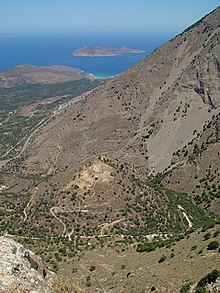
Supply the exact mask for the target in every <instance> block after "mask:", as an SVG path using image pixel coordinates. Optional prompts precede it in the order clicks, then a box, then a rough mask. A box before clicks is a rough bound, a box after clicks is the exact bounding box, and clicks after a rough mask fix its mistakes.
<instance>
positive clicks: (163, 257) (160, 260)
mask: <svg viewBox="0 0 220 293" xmlns="http://www.w3.org/2000/svg"><path fill="white" fill-rule="evenodd" d="M165 259H166V256H165V255H163V256H162V257H161V258H160V259H159V260H158V262H159V263H161V262H164V261H165Z"/></svg>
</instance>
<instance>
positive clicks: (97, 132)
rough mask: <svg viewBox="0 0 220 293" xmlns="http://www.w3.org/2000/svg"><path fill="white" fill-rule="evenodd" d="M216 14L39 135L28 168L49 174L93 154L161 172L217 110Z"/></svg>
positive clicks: (173, 40) (219, 28) (217, 49)
mask: <svg viewBox="0 0 220 293" xmlns="http://www.w3.org/2000/svg"><path fill="white" fill-rule="evenodd" d="M219 18H220V9H219V8H218V9H216V10H215V11H213V12H212V13H211V14H209V15H208V16H207V17H205V18H204V19H202V20H201V21H200V22H199V23H198V24H197V25H195V26H194V27H193V28H191V29H188V30H187V31H185V32H183V33H182V34H180V35H179V36H177V37H175V38H174V39H172V40H171V41H170V42H168V43H166V44H165V45H163V46H162V47H160V48H159V49H157V50H156V51H154V52H153V53H152V54H151V55H150V56H148V57H146V58H145V59H143V60H142V61H141V62H140V63H138V64H137V65H135V66H133V67H131V68H130V69H129V70H128V71H126V72H125V73H123V74H122V75H120V76H118V77H116V78H114V79H112V80H111V81H109V82H108V83H107V84H105V85H104V86H101V87H99V88H98V89H97V90H95V91H94V92H93V93H92V94H91V95H88V96H87V97H85V98H84V99H83V100H81V101H80V102H79V103H77V104H75V105H74V106H72V107H69V109H66V111H65V113H63V114H61V115H60V117H58V118H56V119H54V120H53V121H52V122H50V123H49V124H48V125H47V126H46V127H44V128H43V129H42V130H41V132H40V133H39V135H36V137H35V139H34V141H33V144H32V147H31V148H30V152H29V154H28V157H27V160H26V162H25V168H27V169H28V170H30V171H37V172H39V171H41V172H44V173H48V172H49V173H51V172H53V171H54V170H62V169H63V168H65V167H66V166H74V165H75V164H78V163H79V162H82V161H83V160H84V159H86V158H88V157H89V156H91V155H94V154H96V155H102V154H104V155H107V156H108V157H113V158H120V161H121V162H125V163H130V164H133V165H134V167H136V168H139V169H140V174H141V173H143V172H147V173H149V172H155V173H157V172H160V171H162V170H163V169H164V168H165V167H167V166H168V165H169V164H170V162H171V157H172V154H173V152H175V151H176V150H178V149H179V148H181V147H183V146H184V145H185V144H187V143H188V142H189V141H191V140H192V139H193V137H194V136H195V130H196V131H200V130H202V128H203V125H204V123H205V121H207V120H208V119H210V118H211V117H212V115H213V114H215V113H217V112H218V111H219V103H220V101H219V31H220V27H219Z"/></svg>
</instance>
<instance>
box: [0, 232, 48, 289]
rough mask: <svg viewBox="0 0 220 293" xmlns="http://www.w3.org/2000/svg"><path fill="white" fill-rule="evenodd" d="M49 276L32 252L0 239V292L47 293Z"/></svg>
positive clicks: (7, 240) (12, 241)
mask: <svg viewBox="0 0 220 293" xmlns="http://www.w3.org/2000/svg"><path fill="white" fill-rule="evenodd" d="M51 275H52V274H51V272H49V271H47V270H46V269H45V267H44V266H43V263H42V260H41V259H40V258H39V257H37V256H36V255H35V254H34V253H33V252H31V251H30V250H27V249H25V248H24V247H23V245H21V244H19V243H17V242H16V241H14V240H12V239H10V238H7V237H0V292H30V293H36V292H42V293H43V292H45V293H47V292H48V293H49V292H51V291H50V289H49V287H48V280H49V279H50V277H51ZM22 290H23V291H22ZM25 290H26V291H25Z"/></svg>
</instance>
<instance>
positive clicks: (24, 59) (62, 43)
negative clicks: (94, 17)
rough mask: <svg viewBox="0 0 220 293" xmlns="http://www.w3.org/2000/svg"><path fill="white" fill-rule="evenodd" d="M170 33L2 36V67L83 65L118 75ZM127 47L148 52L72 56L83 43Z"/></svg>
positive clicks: (95, 72) (99, 74) (91, 70)
mask: <svg viewBox="0 0 220 293" xmlns="http://www.w3.org/2000/svg"><path fill="white" fill-rule="evenodd" d="M173 36H174V33H170V34H107V35H106V34H103V35H92V34H89V35H81V34H35V35H19V36H4V37H0V71H3V70H6V69H8V68H10V67H14V66H16V65H19V64H31V65H39V66H50V65H66V66H71V67H75V68H80V69H82V70H84V71H85V72H87V73H91V74H93V75H94V76H95V77H101V78H107V77H110V76H114V75H117V74H119V73H121V72H123V71H125V70H126V69H128V68H129V67H130V66H132V65H133V64H135V63H137V62H138V61H140V60H141V59H143V58H144V57H145V56H146V55H148V54H149V53H151V52H152V51H153V50H154V49H156V48H157V47H159V46H160V45H162V44H163V43H165V42H166V41H168V40H169V39H170V38H171V37H173ZM95 45H99V46H112V47H128V48H135V49H142V50H145V53H139V54H125V55H120V56H114V57H73V56H72V52H73V50H75V49H78V48H81V47H84V46H95Z"/></svg>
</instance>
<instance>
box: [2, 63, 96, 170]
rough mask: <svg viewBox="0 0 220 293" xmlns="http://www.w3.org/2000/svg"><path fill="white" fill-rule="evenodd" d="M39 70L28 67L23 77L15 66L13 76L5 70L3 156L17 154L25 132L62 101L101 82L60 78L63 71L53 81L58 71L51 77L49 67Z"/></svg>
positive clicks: (48, 117) (52, 111) (43, 120)
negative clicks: (40, 79) (43, 70)
mask: <svg viewBox="0 0 220 293" xmlns="http://www.w3.org/2000/svg"><path fill="white" fill-rule="evenodd" d="M19 68H20V67H19ZM22 68H23V67H22ZM25 68H26V66H25ZM28 69H29V67H28ZM41 70H42V69H37V68H35V70H33V71H32V68H31V69H30V73H29V71H28V70H27V73H26V75H25V78H23V77H21V76H22V74H19V73H20V69H18V68H13V69H10V72H13V74H14V77H13V78H12V77H11V76H7V74H8V72H7V71H6V72H4V73H5V77H4V86H0V103H1V109H0V132H1V137H0V157H1V158H3V159H6V158H12V157H13V156H15V155H16V154H18V153H19V151H21V149H22V146H23V145H24V143H25V140H27V137H28V135H30V134H31V133H33V131H34V130H35V128H36V127H38V126H40V125H41V124H43V123H45V122H46V120H47V119H50V118H51V116H52V115H54V114H55V113H56V112H57V111H58V110H59V107H60V106H61V104H62V106H63V104H64V103H65V102H68V101H69V100H71V99H73V98H74V97H76V96H78V95H80V94H82V93H84V92H86V91H89V90H91V89H93V88H94V87H96V86H98V85H99V84H100V83H102V82H101V81H100V80H95V79H91V78H90V79H89V78H82V77H81V78H80V79H79V80H75V78H73V80H70V81H63V80H64V78H63V76H62V74H61V75H60V81H59V82H55V80H58V77H59V74H57V73H56V78H55V79H54V78H53V76H52V77H51V74H50V70H46V71H45V72H44V73H41ZM58 72H59V71H58ZM70 72H71V70H70ZM40 73H41V78H42V82H43V80H44V79H45V78H46V80H47V82H46V81H45V83H40V81H39V74H40ZM74 74H75V73H74ZM2 75H3V73H2ZM72 76H73V73H72ZM28 78H30V79H32V81H30V80H28ZM67 78H69V76H67ZM70 78H71V77H70ZM0 80H1V74H0ZM33 80H35V83H33ZM48 80H50V83H48ZM36 81H38V83H36ZM52 81H54V82H55V83H52ZM0 83H1V81H0ZM9 84H10V86H9ZM0 164H1V162H0Z"/></svg>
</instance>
